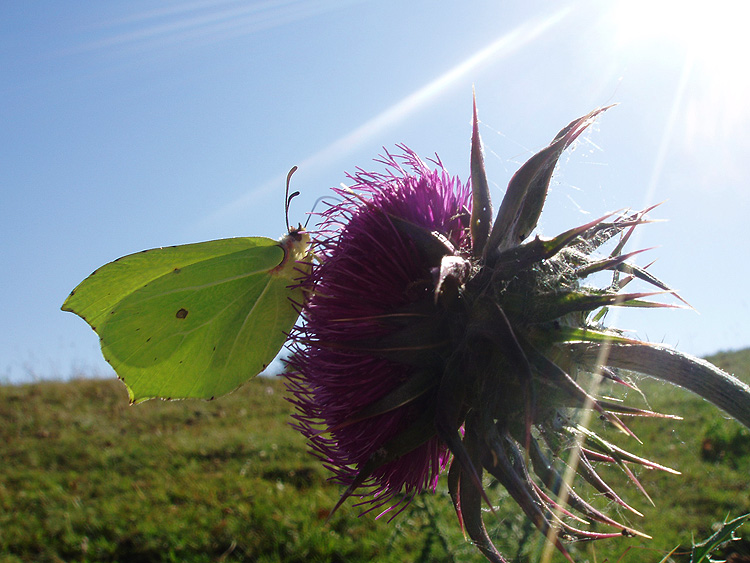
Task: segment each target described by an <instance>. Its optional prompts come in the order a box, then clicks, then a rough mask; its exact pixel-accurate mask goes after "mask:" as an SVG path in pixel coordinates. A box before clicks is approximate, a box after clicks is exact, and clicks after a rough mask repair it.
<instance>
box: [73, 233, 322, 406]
mask: <svg viewBox="0 0 750 563" xmlns="http://www.w3.org/2000/svg"><path fill="white" fill-rule="evenodd" d="M308 242H309V237H307V235H306V234H300V233H292V234H290V235H287V236H286V237H284V239H282V241H281V242H278V241H274V240H272V239H269V238H264V237H247V238H233V239H222V240H215V241H209V242H203V243H197V244H188V245H183V246H174V247H167V248H157V249H153V250H147V251H144V252H139V253H137V254H131V255H128V256H125V257H123V258H120V259H118V260H115V261H114V262H111V263H109V264H107V265H105V266H103V267H101V268H99V269H98V270H97V271H95V272H94V273H93V274H91V276H89V277H88V278H87V279H86V280H84V281H83V282H82V283H81V284H80V285H79V286H78V287H77V288H76V289H75V290H73V292H72V293H71V295H70V296H69V297H68V299H67V300H66V301H65V303H64V304H63V310H66V311H72V312H74V313H76V314H77V315H79V316H80V317H82V318H83V319H84V320H85V321H86V322H87V323H89V325H91V327H92V328H93V329H94V330H95V331H96V332H97V334H98V335H99V338H100V340H101V347H102V353H103V354H104V357H105V358H106V359H107V361H108V362H109V363H110V364H111V365H112V367H113V368H114V370H115V371H116V372H117V374H118V376H119V377H120V379H122V380H123V381H124V383H125V384H126V386H127V387H128V392H129V394H130V399H131V401H133V402H140V401H143V400H146V399H151V398H156V397H160V398H172V399H176V398H188V397H195V398H204V399H209V398H212V397H215V396H218V395H221V394H224V393H227V392H229V391H232V390H233V389H235V388H237V387H238V386H239V385H241V384H242V383H244V382H245V381H247V380H248V379H250V378H251V377H253V376H255V375H257V374H258V373H260V372H261V371H263V369H265V367H266V365H267V364H268V363H269V362H270V361H271V360H272V359H273V358H274V357H275V356H276V354H277V353H278V351H279V350H280V349H281V347H282V345H283V344H284V341H285V340H286V336H287V333H288V332H289V330H291V328H292V326H293V325H294V323H295V321H296V319H297V316H298V307H296V306H295V303H297V304H301V303H302V302H303V301H304V295H303V293H302V289H301V288H299V287H297V286H296V284H295V279H296V278H299V277H301V275H302V274H303V273H304V272H303V271H302V270H304V269H305V268H306V267H307V266H305V265H304V263H299V262H298V261H299V260H302V259H304V256H305V255H306V253H307V249H308Z"/></svg>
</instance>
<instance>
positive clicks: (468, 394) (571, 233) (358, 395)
mask: <svg viewBox="0 0 750 563" xmlns="http://www.w3.org/2000/svg"><path fill="white" fill-rule="evenodd" d="M604 109H606V108H603V109H599V110H596V111H594V112H591V113H590V114H588V115H586V116H584V117H582V118H580V119H577V120H575V121H573V122H572V123H570V124H569V125H568V126H567V127H565V128H564V129H563V130H562V131H560V133H558V135H557V136H556V137H555V138H554V140H553V141H552V143H551V144H550V145H549V146H548V147H546V148H544V149H543V150H541V151H540V152H539V153H537V154H535V155H534V156H532V157H531V159H529V161H528V162H526V163H525V164H524V165H523V166H522V167H521V168H520V169H519V170H518V171H517V172H516V174H515V175H514V176H513V178H512V179H511V181H510V184H509V185H508V188H507V190H506V194H505V197H504V199H503V201H502V203H501V205H500V207H499V209H498V212H497V216H496V218H495V220H494V223H493V221H492V206H491V203H490V200H489V191H488V189H487V185H488V184H487V179H486V176H485V172H484V164H483V156H482V149H481V141H480V138H479V132H478V127H477V123H478V121H477V118H476V108H475V111H474V132H473V137H472V154H471V183H470V185H471V188H469V184H468V183H467V184H464V183H462V182H461V181H460V180H458V179H457V178H454V177H451V176H449V175H448V174H447V173H446V172H445V170H444V169H443V167H442V165H441V163H440V161H439V160H435V161H434V162H433V163H431V164H432V166H434V169H433V168H431V167H430V166H428V164H426V163H424V162H423V161H421V160H420V159H419V158H418V157H417V156H416V155H415V154H414V153H413V152H412V151H410V150H409V149H407V148H406V147H399V148H400V151H401V153H400V154H399V155H390V154H387V155H386V156H385V157H384V158H383V159H382V160H381V161H380V162H381V164H384V165H385V166H386V170H387V171H386V172H385V173H380V174H377V173H366V172H364V171H359V172H357V173H356V174H354V175H353V176H351V180H352V185H351V187H350V188H349V189H338V190H335V191H336V193H337V195H338V197H339V198H340V202H339V203H337V204H335V205H332V206H331V207H330V208H329V209H328V210H327V211H326V212H324V213H323V214H322V220H321V223H320V225H319V229H318V231H317V233H316V240H317V242H316V249H315V252H316V256H317V258H318V262H317V263H316V264H315V265H314V266H313V267H312V270H311V273H310V274H309V276H308V278H307V279H306V280H305V285H306V286H307V289H308V291H309V295H310V298H309V299H308V301H307V303H306V304H305V305H304V308H303V311H302V320H301V322H300V323H299V324H298V326H297V327H295V330H294V332H293V334H292V341H293V347H294V353H293V355H292V357H291V359H290V361H289V366H288V370H287V374H286V377H287V384H288V387H289V388H290V390H291V391H292V398H291V401H292V402H293V403H294V404H295V405H296V407H297V413H296V414H295V418H296V423H295V424H296V426H297V428H298V429H299V430H300V431H301V432H302V433H303V434H304V435H305V436H307V437H308V438H309V441H310V444H311V448H312V451H313V452H314V453H315V454H316V455H317V456H318V457H320V458H321V459H322V460H323V462H324V463H325V464H326V466H327V467H329V468H330V469H331V470H332V472H333V473H334V477H333V479H334V480H335V481H337V482H338V483H340V484H342V485H343V486H344V487H345V488H346V489H345V492H344V494H343V496H342V498H341V501H340V502H339V504H341V502H343V501H344V500H345V499H346V498H347V497H349V496H351V495H355V496H358V497H360V499H361V502H360V504H361V505H362V506H363V507H364V510H365V511H369V510H373V509H383V511H384V512H389V511H391V514H392V515H395V514H396V513H397V510H393V509H394V508H396V509H399V508H403V507H404V506H406V504H408V501H409V500H411V498H413V496H414V495H415V494H417V493H419V492H421V491H423V490H429V489H434V488H435V486H436V483H437V478H438V476H439V474H440V473H441V472H442V471H443V470H444V469H446V468H447V467H448V465H449V464H450V470H449V473H448V487H449V492H450V495H451V498H452V499H453V503H454V506H455V509H456V512H457V515H458V518H459V522H460V524H461V525H462V526H463V528H464V529H465V531H466V532H467V533H468V534H469V536H470V537H471V538H472V540H473V541H474V542H475V543H476V545H477V546H478V547H479V549H480V550H481V551H482V552H483V553H484V555H485V556H486V557H487V558H488V559H489V560H491V561H503V558H502V557H501V555H500V554H499V553H498V551H497V550H496V549H495V547H494V546H493V544H492V542H491V541H490V539H489V537H488V535H487V532H486V530H485V527H484V523H483V520H482V514H481V509H482V504H483V503H484V504H487V505H488V506H490V507H491V506H492V505H491V501H490V499H489V498H488V496H487V494H486V492H485V490H484V488H483V485H482V483H483V476H484V475H485V473H489V475H490V476H491V477H493V478H494V479H496V480H497V481H498V482H499V483H500V484H502V485H503V486H504V487H505V488H506V489H507V491H508V493H509V494H510V496H511V497H512V498H513V499H514V500H515V502H516V503H517V504H518V505H519V506H520V507H521V509H522V510H523V511H524V513H525V514H526V515H527V516H528V518H529V519H530V520H531V521H532V522H533V523H534V524H535V525H536V526H537V528H538V529H539V530H540V531H541V532H542V533H544V534H546V535H547V536H548V537H549V538H550V539H551V541H553V542H554V543H555V545H556V546H557V547H558V549H560V551H562V553H564V554H565V555H566V556H567V552H566V550H565V547H564V544H563V540H564V539H579V540H580V539H599V538H605V537H612V536H619V535H623V534H625V535H634V534H640V532H638V531H637V530H634V529H631V528H630V527H629V526H626V525H624V524H621V523H619V522H617V521H615V520H614V519H612V518H611V517H609V516H608V515H607V514H604V513H603V512H601V511H600V510H598V509H597V508H595V507H593V506H592V505H590V504H589V503H588V502H587V501H585V500H584V498H583V497H582V496H581V495H580V494H579V493H577V492H576V491H575V490H574V489H573V487H572V486H571V485H570V484H568V483H566V482H565V480H564V479H562V476H561V475H559V474H558V472H557V469H556V464H555V463H553V461H554V459H555V457H556V456H557V455H558V454H559V453H560V452H561V451H562V450H563V449H565V448H567V447H568V446H569V445H570V443H571V441H576V442H577V444H578V447H577V448H575V449H574V450H573V451H574V452H575V454H574V459H573V463H572V465H573V466H574V467H577V471H578V473H579V475H580V476H581V477H582V480H583V481H585V482H587V483H588V484H589V485H590V486H591V487H592V488H593V490H595V491H598V493H600V494H602V495H604V496H605V497H607V498H609V499H610V500H611V501H613V502H614V503H618V504H620V505H622V506H623V507H625V508H626V509H631V508H630V507H629V506H628V505H627V504H625V502H623V501H622V500H621V499H620V497H619V496H618V495H617V493H616V492H615V491H614V490H613V489H612V488H611V487H609V486H608V485H607V484H606V483H605V482H604V481H603V480H602V479H601V478H600V477H599V475H598V474H597V473H596V470H595V464H596V463H611V464H617V465H619V466H620V467H622V468H623V470H624V471H626V472H627V473H628V475H630V476H631V477H632V473H631V472H630V469H629V467H628V466H629V465H631V464H640V465H643V466H646V467H649V468H653V469H663V470H667V471H671V470H669V469H668V468H666V467H663V466H661V465H659V464H657V463H655V462H652V461H649V460H647V459H643V458H641V457H638V456H635V455H633V454H630V453H628V452H627V451H626V450H625V449H623V448H621V447H619V446H617V445H615V444H612V443H610V442H608V441H606V440H604V439H602V438H601V437H599V436H597V435H596V434H595V433H594V432H592V431H591V430H589V429H588V428H586V426H585V425H582V424H580V423H579V422H578V419H577V418H576V417H575V416H574V413H575V412H576V411H578V410H589V411H594V412H596V413H597V414H598V415H599V416H600V417H602V418H604V419H605V420H608V421H609V422H611V423H612V424H613V425H615V426H616V427H617V428H619V429H621V430H622V431H623V432H625V433H630V431H629V430H628V429H627V427H626V426H625V425H624V424H623V423H622V421H621V420H620V418H619V417H618V415H619V414H623V413H624V414H628V415H642V416H662V415H657V414H656V413H652V412H648V411H645V410H641V409H637V408H634V407H628V406H626V405H623V404H620V403H614V402H608V401H606V400H602V399H600V398H598V397H597V396H596V392H595V391H593V390H592V389H593V388H590V387H589V386H588V385H586V384H583V383H582V382H585V381H592V382H596V381H599V380H601V379H609V380H612V381H614V382H616V383H622V384H627V382H626V380H625V379H624V377H623V375H622V374H621V370H630V371H635V372H640V373H643V374H647V375H651V376H653V377H657V378H661V379H664V380H667V381H670V382H672V383H675V384H678V385H681V386H683V387H686V388H687V389H690V390H691V391H694V392H696V393H698V394H700V395H702V396H703V397H705V398H707V399H708V400H710V401H712V402H713V403H714V404H716V405H717V406H719V407H720V408H722V409H724V410H725V411H726V412H727V413H729V414H730V415H732V416H734V417H735V418H737V419H738V420H739V421H740V422H742V423H743V424H745V425H747V426H750V389H749V388H748V387H747V386H746V385H744V384H743V383H741V382H740V381H738V380H737V379H735V378H733V377H731V376H729V375H727V374H725V373H724V372H722V371H720V370H718V369H717V368H715V367H714V366H712V365H710V364H708V363H707V362H703V361H701V360H698V359H696V358H692V357H689V356H686V355H683V354H680V353H678V352H676V351H674V350H671V349H669V348H666V347H660V346H655V345H651V344H648V343H644V342H641V341H638V340H633V339H631V338H627V337H626V336H624V334H623V333H621V332H620V331H618V330H616V329H614V328H605V327H604V326H603V325H602V324H601V319H602V317H603V313H604V312H605V311H606V310H607V308H608V307H613V306H634V307H654V306H666V305H663V304H659V303H656V302H653V301H651V300H649V298H650V297H651V296H652V295H654V294H656V293H672V294H674V292H672V290H671V289H670V288H669V287H668V286H667V285H665V284H664V283H662V282H660V281H659V280H658V279H657V278H655V277H654V276H653V275H652V274H651V273H649V272H648V271H647V270H646V269H644V268H641V267H638V266H636V265H635V264H633V263H631V260H630V259H631V257H632V256H633V255H634V254H635V253H634V252H630V253H624V252H623V248H624V245H625V243H626V242H627V240H628V238H629V237H630V235H631V234H632V232H633V230H634V229H635V228H637V227H638V226H639V225H642V224H644V223H646V222H648V219H647V217H646V213H647V212H648V211H650V210H645V211H643V212H622V213H615V214H611V215H608V216H605V217H602V218H600V219H597V220H595V221H592V222H590V223H588V224H586V225H582V226H579V227H576V228H573V229H570V230H568V231H566V232H564V233H562V234H560V235H558V236H556V237H553V238H549V239H542V238H540V237H535V238H529V235H530V233H532V232H533V230H534V228H535V227H536V224H537V221H538V219H539V216H540V214H541V211H542V207H543V204H544V201H545V198H546V194H547V189H548V186H549V183H550V179H551V177H552V173H553V170H554V168H555V165H556V163H557V160H558V159H559V157H560V155H561V154H562V152H563V151H564V150H565V149H566V148H567V147H568V146H569V145H570V144H571V143H573V142H574V141H575V139H576V138H577V137H578V136H579V135H580V134H581V133H582V132H583V131H584V130H585V129H586V127H587V126H588V125H589V124H590V123H591V122H592V121H593V120H594V119H595V118H596V117H597V115H598V114H599V113H601V112H602V111H604ZM605 248H607V249H608V251H607V252H604V251H603V249H605ZM599 272H609V273H610V274H611V275H610V276H608V279H609V282H608V284H607V285H605V286H604V287H596V286H593V285H592V284H591V282H590V281H589V280H590V278H591V276H592V275H593V274H596V273H599ZM599 277H601V276H599ZM636 279H637V280H640V281H641V282H645V284H647V285H650V286H652V288H653V290H649V291H645V292H644V291H641V292H629V291H628V290H627V286H628V284H629V283H630V282H631V281H632V280H636ZM675 297H676V298H677V299H679V297H677V296H675ZM632 478H633V480H635V477H632ZM636 484H638V483H637V481H636ZM563 499H564V500H563ZM337 507H338V505H337ZM631 510H633V509H631ZM575 513H578V514H579V515H580V516H579V517H578V518H577V519H576V517H575V516H574V514H575ZM583 519H585V520H586V521H588V522H599V523H602V524H605V525H606V526H607V527H609V528H610V531H604V532H602V531H598V529H597V531H594V530H592V529H588V528H586V526H585V525H584V524H581V522H582V520H583ZM568 557H569V556H568Z"/></svg>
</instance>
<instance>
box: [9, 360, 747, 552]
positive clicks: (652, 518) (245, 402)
mask: <svg viewBox="0 0 750 563" xmlns="http://www.w3.org/2000/svg"><path fill="white" fill-rule="evenodd" d="M713 360H714V361H716V362H717V363H718V364H719V365H721V366H722V367H725V368H726V369H728V370H729V371H732V372H734V373H735V374H736V375H737V376H739V377H741V378H742V379H744V380H745V381H750V350H745V351H742V352H738V353H723V354H719V355H717V356H715V357H714V358H713ZM640 387H641V388H642V389H643V390H644V392H645V393H646V395H647V396H648V397H649V405H650V406H651V407H652V408H653V409H655V410H659V411H662V412H668V413H673V414H680V415H682V416H684V417H685V420H683V421H673V420H655V419H649V420H633V421H632V424H630V426H631V428H632V429H633V430H634V431H635V432H636V434H637V435H638V436H639V437H640V439H641V440H642V441H643V443H644V446H643V447H640V446H639V445H638V444H637V443H636V442H635V441H634V440H632V439H629V438H627V437H625V436H622V435H621V436H616V437H613V439H615V440H616V441H617V442H618V443H619V444H621V445H623V446H626V447H627V448H629V449H631V450H632V451H634V453H642V454H644V455H645V456H646V457H649V459H652V460H654V461H657V462H659V463H663V464H665V465H668V466H670V467H673V468H675V469H678V470H679V471H681V472H682V475H681V476H674V475H668V474H665V473H659V472H654V471H646V470H642V471H640V472H639V474H638V476H639V479H640V480H641V482H642V483H643V485H644V486H645V488H646V489H647V490H648V492H649V494H650V495H651V497H652V498H653V500H654V503H655V504H656V507H651V506H650V505H649V503H648V501H647V500H646V499H645V498H644V497H643V496H642V495H641V494H640V493H639V492H638V491H637V490H636V489H635V487H634V486H633V485H632V484H630V483H629V482H627V479H625V478H624V477H623V476H622V475H621V474H620V473H619V472H618V471H608V472H606V474H607V478H608V479H609V480H610V481H611V483H612V484H613V485H614V484H617V486H616V489H617V490H618V491H619V492H621V493H622V496H624V497H625V499H626V500H627V501H628V502H630V504H631V505H633V506H635V507H636V508H638V509H639V510H641V511H642V512H643V513H644V516H645V518H643V519H640V518H638V517H631V516H627V515H625V514H621V515H620V517H622V518H627V519H629V521H630V523H631V525H633V526H636V527H638V528H639V529H641V530H643V531H645V532H646V533H648V534H650V535H652V536H653V537H654V539H653V540H650V541H645V540H639V539H625V538H623V539H622V540H620V539H618V540H607V541H603V542H597V543H594V544H576V545H573V546H572V548H571V549H572V552H573V553H574V556H575V557H576V559H577V560H578V561H591V562H594V561H596V562H602V561H612V562H614V561H622V562H623V563H628V562H640V561H653V562H655V563H656V562H658V561H660V560H661V559H662V557H663V556H664V555H666V553H667V552H669V551H670V550H671V549H672V548H674V547H675V546H678V545H680V546H681V547H680V550H679V551H682V552H684V551H687V550H689V547H690V545H691V540H692V538H693V537H695V538H696V540H699V539H704V538H706V537H708V536H709V535H710V534H711V532H712V527H714V526H715V525H717V524H718V523H720V522H722V521H723V520H724V519H725V518H726V517H728V516H729V517H735V516H738V515H740V514H744V513H746V512H750V492H748V489H749V488H750V487H749V485H750V479H748V476H749V475H750V433H749V432H748V431H747V430H746V429H742V428H741V427H740V426H739V425H738V424H737V423H735V422H733V421H729V420H725V418H724V417H723V416H722V415H721V413H720V412H719V411H718V410H717V409H715V408H714V407H712V406H711V405H709V404H707V403H705V402H704V401H702V400H700V399H697V398H695V397H693V396H691V395H690V394H689V393H687V392H682V391H681V390H675V388H673V387H670V386H666V385H662V384H660V383H656V382H651V381H643V382H641V383H640ZM283 397H284V389H283V385H282V384H281V382H280V381H279V380H276V379H256V380H254V381H252V382H250V383H249V384H247V385H245V386H244V387H242V388H241V389H239V390H238V391H236V392H235V393H232V394H231V395H229V396H226V397H222V398H220V399H217V400H216V401H212V402H201V401H190V402H161V401H150V402H147V403H144V404H141V405H138V406H134V407H133V406H129V405H128V402H127V393H126V392H125V388H124V386H122V384H120V383H119V382H118V381H116V380H106V381H102V380H85V379H82V380H78V381H72V382H69V383H58V382H44V383H36V384H33V385H21V386H2V387H0V460H1V461H0V562H3V563H4V562H21V561H23V562H26V561H29V562H31V561H34V562H37V561H38V562H60V561H65V562H68V561H75V562H94V561H102V562H104V561H108V562H119V563H134V562H144V563H146V562H162V561H164V562H167V561H169V562H172V561H174V562H196V563H197V562H214V561H215V562H221V561H226V562H230V561H253V562H259V563H271V562H284V563H287V562H306V563H311V562H357V561H368V562H369V561H385V562H390V561H393V562H396V561H398V562H401V561H437V562H441V561H442V562H456V563H458V562H461V563H463V562H480V561H483V559H482V558H481V557H480V556H479V555H478V553H477V552H476V550H475V549H474V548H473V547H472V546H471V545H470V544H469V543H467V542H466V541H465V540H464V538H463V536H462V534H461V531H460V530H459V528H458V524H457V521H456V517H455V514H454V512H453V508H452V506H451V503H450V499H449V498H448V496H447V492H446V490H445V485H444V483H443V485H442V487H441V489H440V490H439V491H438V493H437V494H435V495H423V496H421V497H420V498H418V499H416V500H415V501H414V502H413V503H412V505H411V506H410V507H409V508H408V509H407V510H406V511H405V512H404V513H402V514H401V515H400V516H399V517H397V518H396V520H394V521H393V522H391V523H388V522H387V521H386V519H380V520H375V519H374V517H373V516H371V515H368V516H364V517H361V518H360V517H358V516H357V515H358V510H357V508H356V507H354V506H352V505H353V501H348V502H347V503H345V504H344V506H343V507H342V508H341V509H340V510H339V511H338V512H337V513H336V514H335V515H334V516H333V517H332V518H331V520H330V521H328V522H327V521H326V520H327V518H328V515H329V511H330V509H331V508H332V507H333V506H334V505H335V503H336V501H337V499H338V496H339V494H340V492H341V491H340V489H339V488H338V487H336V486H332V485H331V484H329V483H328V482H327V481H326V478H327V477H328V474H327V472H326V470H325V469H324V468H323V467H322V466H321V464H320V462H318V461H317V460H316V459H315V458H314V457H312V456H311V455H309V454H308V453H307V452H306V447H305V443H304V440H303V439H302V437H301V436H300V435H299V434H297V433H296V432H294V431H293V430H292V429H291V428H289V426H288V423H289V414H290V413H291V411H292V407H291V406H290V405H289V404H288V403H287V402H286V401H285V400H284V398H283ZM631 398H632V397H631ZM488 493H489V495H490V497H491V498H493V499H499V508H498V511H497V515H496V516H494V515H492V514H491V513H487V514H486V515H485V520H486V521H487V523H488V528H489V529H490V532H491V534H492V535H493V537H494V538H495V541H496V543H497V545H498V548H499V549H500V550H501V551H502V552H503V553H505V554H507V555H508V556H509V557H515V556H518V560H520V561H536V560H537V557H538V553H539V549H540V546H541V542H540V539H539V537H538V535H537V534H535V533H534V532H533V530H532V529H531V527H530V526H529V525H528V524H527V523H526V522H525V520H524V519H523V518H522V517H521V515H520V514H519V510H518V509H516V508H515V507H514V504H513V503H512V502H511V501H510V500H509V499H507V495H506V494H505V493H504V491H503V490H502V489H501V488H499V487H497V486H492V485H488ZM593 500H594V501H595V502H598V501H599V499H593ZM747 528H750V526H745V527H744V528H741V529H740V531H739V535H741V536H742V538H743V539H742V541H741V542H736V543H735V544H734V546H735V547H738V548H739V549H741V550H742V549H744V550H748V548H750V530H749V529H747ZM553 560H554V561H561V560H562V559H561V558H560V557H559V556H556V557H555V558H554V559H553ZM674 560H675V561H687V558H686V557H685V556H680V555H676V556H674Z"/></svg>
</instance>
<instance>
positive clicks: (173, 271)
mask: <svg viewBox="0 0 750 563" xmlns="http://www.w3.org/2000/svg"><path fill="white" fill-rule="evenodd" d="M180 271H181V270H180V269H179V268H175V269H174V270H172V273H173V274H179V273H180Z"/></svg>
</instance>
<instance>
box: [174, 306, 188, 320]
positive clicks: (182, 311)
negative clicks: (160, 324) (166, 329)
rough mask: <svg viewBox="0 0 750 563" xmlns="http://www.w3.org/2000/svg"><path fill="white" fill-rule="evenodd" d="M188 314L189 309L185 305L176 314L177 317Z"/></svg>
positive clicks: (180, 317) (181, 317)
mask: <svg viewBox="0 0 750 563" xmlns="http://www.w3.org/2000/svg"><path fill="white" fill-rule="evenodd" d="M187 316H188V310H187V309H185V308H184V307H183V308H182V309H180V310H179V311H177V313H176V314H175V317H177V318H178V319H184V318H185V317H187Z"/></svg>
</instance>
